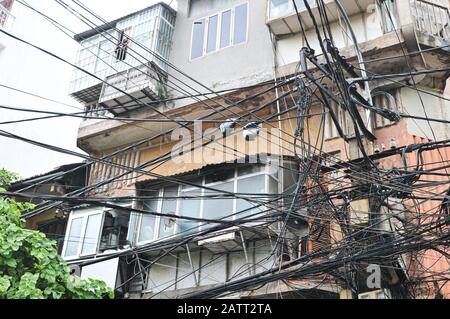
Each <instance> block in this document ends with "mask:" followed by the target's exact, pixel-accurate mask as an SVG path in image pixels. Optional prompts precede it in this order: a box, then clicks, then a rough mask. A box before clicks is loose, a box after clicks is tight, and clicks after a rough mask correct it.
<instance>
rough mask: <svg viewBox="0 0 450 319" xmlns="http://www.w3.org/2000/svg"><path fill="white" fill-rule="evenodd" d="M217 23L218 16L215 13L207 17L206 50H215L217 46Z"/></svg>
mask: <svg viewBox="0 0 450 319" xmlns="http://www.w3.org/2000/svg"><path fill="white" fill-rule="evenodd" d="M218 23H219V16H217V15H215V16H212V17H210V18H209V24H208V46H207V48H206V52H213V51H216V47H217V26H218Z"/></svg>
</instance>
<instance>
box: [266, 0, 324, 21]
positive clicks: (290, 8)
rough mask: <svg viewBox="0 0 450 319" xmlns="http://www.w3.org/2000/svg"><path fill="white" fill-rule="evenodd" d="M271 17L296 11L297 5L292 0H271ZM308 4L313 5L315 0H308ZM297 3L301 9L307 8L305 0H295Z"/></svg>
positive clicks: (282, 15)
mask: <svg viewBox="0 0 450 319" xmlns="http://www.w3.org/2000/svg"><path fill="white" fill-rule="evenodd" d="M269 1H270V4H269V18H270V19H276V18H280V17H284V16H287V15H289V14H294V13H295V7H294V4H293V2H292V0H269ZM307 2H308V4H309V5H310V6H311V7H313V6H314V5H315V4H316V2H315V0H308V1H307ZM295 4H296V6H297V9H298V10H299V11H302V10H306V9H305V8H306V6H305V2H304V0H295Z"/></svg>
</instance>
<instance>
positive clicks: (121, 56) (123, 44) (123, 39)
mask: <svg viewBox="0 0 450 319" xmlns="http://www.w3.org/2000/svg"><path fill="white" fill-rule="evenodd" d="M130 31H131V28H127V29H126V30H123V31H122V32H121V33H120V36H119V43H118V44H117V48H116V51H115V53H116V60H117V61H125V60H126V58H127V52H128V45H129V42H130V36H129V33H130Z"/></svg>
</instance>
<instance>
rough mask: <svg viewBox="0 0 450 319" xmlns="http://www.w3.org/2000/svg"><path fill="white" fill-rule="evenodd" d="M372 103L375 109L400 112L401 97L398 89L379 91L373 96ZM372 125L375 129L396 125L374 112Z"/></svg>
mask: <svg viewBox="0 0 450 319" xmlns="http://www.w3.org/2000/svg"><path fill="white" fill-rule="evenodd" d="M372 102H373V105H374V106H375V107H378V108H381V109H387V110H390V111H392V112H400V108H399V105H400V103H401V102H400V95H399V91H398V90H397V89H391V90H386V91H378V92H376V93H374V94H373V96H372ZM372 124H373V127H374V128H375V129H379V128H383V127H386V126H389V125H393V124H395V122H392V121H390V120H388V119H387V118H385V117H383V116H381V115H379V114H376V113H375V112H372Z"/></svg>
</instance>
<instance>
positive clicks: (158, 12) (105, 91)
mask: <svg viewBox="0 0 450 319" xmlns="http://www.w3.org/2000/svg"><path fill="white" fill-rule="evenodd" d="M175 20H176V12H175V11H174V10H173V9H172V8H170V7H169V6H167V5H166V4H164V3H159V4H155V5H153V6H150V7H148V8H146V9H143V10H141V11H138V12H135V13H133V14H130V15H128V16H125V17H122V18H120V19H118V20H115V21H112V22H110V23H108V24H105V25H103V26H101V27H98V28H96V29H92V30H88V31H86V32H83V33H81V34H78V35H76V36H75V40H77V41H78V42H79V43H80V50H79V52H78V56H77V60H76V63H75V64H76V65H77V67H78V68H76V69H75V70H74V73H73V77H72V81H71V86H70V93H69V94H70V95H71V96H72V97H73V98H75V99H76V100H77V101H79V102H80V103H83V104H84V105H85V106H91V105H96V104H100V105H101V106H102V107H104V108H106V109H108V110H109V111H110V112H111V113H112V114H114V115H118V114H121V113H124V112H127V111H130V110H132V109H134V108H137V106H136V102H135V101H134V102H133V100H134V98H136V99H141V98H145V99H146V101H150V100H152V99H154V98H155V96H156V95H157V94H158V89H159V88H160V87H159V86H157V85H156V82H157V81H160V82H163V83H164V81H165V79H164V77H165V76H164V74H165V73H166V70H167V64H166V62H165V61H166V59H168V58H169V54H170V50H171V47H172V35H173V30H174V25H175ZM86 71H87V72H86ZM91 74H93V75H95V77H93V76H91ZM155 79H157V80H155ZM106 83H107V84H106ZM159 91H160V90H159ZM124 92H126V94H124ZM129 95H132V96H133V98H130V96H129ZM144 102H145V101H144ZM131 104H134V106H131ZM118 105H124V107H121V108H116V107H117V106H118Z"/></svg>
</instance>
